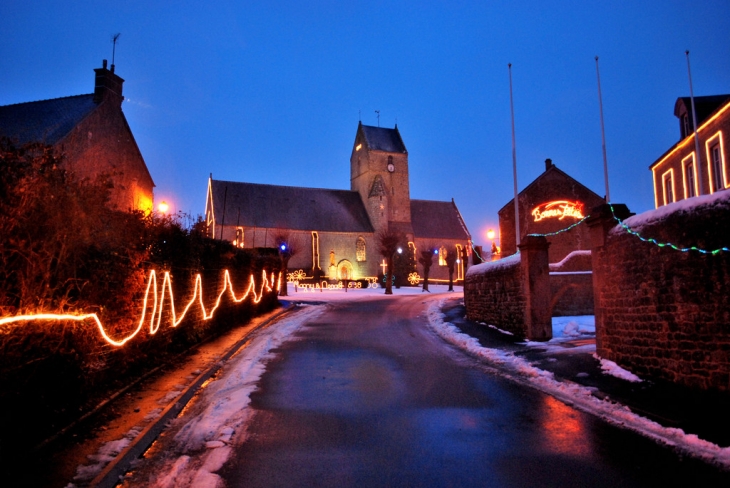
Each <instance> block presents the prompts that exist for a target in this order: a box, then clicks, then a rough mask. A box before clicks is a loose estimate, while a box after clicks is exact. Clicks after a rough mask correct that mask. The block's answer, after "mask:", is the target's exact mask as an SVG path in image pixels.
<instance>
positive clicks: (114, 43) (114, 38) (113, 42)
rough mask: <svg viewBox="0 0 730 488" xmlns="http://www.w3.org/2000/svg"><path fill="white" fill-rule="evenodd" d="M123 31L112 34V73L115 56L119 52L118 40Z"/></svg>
mask: <svg viewBox="0 0 730 488" xmlns="http://www.w3.org/2000/svg"><path fill="white" fill-rule="evenodd" d="M121 35H122V33H121V32H117V33H116V34H114V35H113V36H112V44H113V46H112V73H114V56H115V55H116V53H117V40H118V39H119V36H121Z"/></svg>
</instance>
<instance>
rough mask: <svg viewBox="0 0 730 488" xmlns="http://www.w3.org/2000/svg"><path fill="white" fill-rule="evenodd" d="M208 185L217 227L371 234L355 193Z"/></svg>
mask: <svg viewBox="0 0 730 488" xmlns="http://www.w3.org/2000/svg"><path fill="white" fill-rule="evenodd" d="M211 186H212V193H213V210H214V213H215V219H216V223H218V224H219V225H220V224H221V223H222V224H225V225H241V226H246V227H266V228H278V229H292V230H316V231H322V232H327V231H328V232H368V233H371V232H374V229H373V226H372V224H371V223H370V219H369V217H368V214H367V212H366V211H365V206H364V205H363V203H362V199H361V198H360V194H359V193H358V192H356V191H349V190H329V189H323V188H302V187H295V186H278V185H263V184H258V183H238V182H233V181H220V180H212V181H211ZM224 206H225V216H224V215H223V207H224Z"/></svg>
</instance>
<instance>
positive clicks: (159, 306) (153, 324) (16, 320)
mask: <svg viewBox="0 0 730 488" xmlns="http://www.w3.org/2000/svg"><path fill="white" fill-rule="evenodd" d="M274 285H276V288H277V290H278V289H279V287H280V286H281V273H279V277H278V282H277V277H276V274H275V273H271V282H270V283H269V279H268V278H267V275H266V271H265V270H264V271H262V283H261V290H260V292H259V293H256V282H255V280H254V276H253V274H252V275H251V276H250V278H249V285H248V289H246V292H245V293H244V294H243V295H241V296H240V297H237V296H236V293H235V292H234V291H233V283H232V282H231V275H230V274H229V272H228V270H225V273H224V276H223V289H222V290H221V292H220V294H218V298H217V299H216V301H215V305H214V306H213V307H212V308H211V309H210V312H208V311H206V309H205V304H204V303H203V279H202V277H201V276H200V274H197V275H196V276H195V285H194V289H195V291H194V293H193V297H192V298H191V299H190V301H189V302H188V304H187V305H186V306H185V308H184V309H183V311H182V313H181V314H180V316H179V317H178V315H177V314H176V312H175V297H174V295H173V293H172V278H171V277H170V272H169V271H165V274H164V278H163V280H162V290H161V291H160V292H159V293H158V287H157V273H156V272H155V270H152V271H150V275H149V278H148V280H147V289H146V290H145V295H144V298H143V300H142V316H141V317H140V319H139V323H138V325H137V328H136V329H135V330H134V331H133V332H132V333H131V334H129V335H127V336H126V337H124V338H121V339H114V338H113V337H111V336H110V335H109V334H108V333H107V331H106V329H105V327H104V324H102V322H101V320H100V319H99V316H98V315H97V314H95V313H89V314H55V313H39V314H29V315H18V316H14V317H4V318H2V319H0V326H2V325H7V324H20V323H24V322H33V321H59V320H61V321H65V320H71V321H75V322H83V321H86V320H93V321H94V322H95V323H96V326H97V329H98V330H99V333H100V334H101V336H102V338H103V339H104V340H105V341H106V342H107V343H109V344H110V345H112V346H114V347H122V346H123V345H124V344H126V343H127V342H129V341H130V340H132V339H133V338H134V337H135V336H136V335H137V334H138V333H139V332H140V331H141V330H142V328H143V327H144V324H145V319H146V318H147V308H148V306H149V301H150V294H152V297H153V300H154V301H153V304H152V313H151V314H150V316H149V327H150V334H151V335H154V334H156V333H157V331H158V330H159V329H160V325H161V323H162V310H163V308H164V303H165V296H166V295H167V296H169V300H170V309H171V319H170V326H171V327H173V328H174V327H177V326H178V325H180V322H182V320H183V319H184V318H185V315H187V313H188V311H189V310H190V307H192V306H193V304H194V303H195V301H196V299H197V300H198V303H199V305H200V310H201V312H202V314H203V320H206V321H207V320H210V319H211V318H213V314H214V313H215V311H216V309H217V308H218V306H219V305H220V303H221V300H222V298H223V295H224V294H225V293H226V291H228V292H229V293H230V295H231V299H232V300H233V301H234V302H235V303H241V302H242V301H243V300H245V299H246V298H247V297H248V296H249V295H250V294H252V293H253V300H252V301H253V303H259V302H260V301H261V299H262V298H263V295H264V290H267V291H269V292H271V291H273V287H274Z"/></svg>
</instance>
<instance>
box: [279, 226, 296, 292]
mask: <svg viewBox="0 0 730 488" xmlns="http://www.w3.org/2000/svg"><path fill="white" fill-rule="evenodd" d="M274 242H275V243H276V248H277V249H278V250H279V260H280V262H281V267H280V268H279V272H280V273H281V277H282V278H283V279H284V284H283V286H282V287H281V288H280V289H279V296H282V297H285V296H288V292H287V287H286V275H287V272H288V270H289V260H290V259H291V258H292V257H293V256H294V255H295V254H296V253H297V251H298V247H299V246H298V245H297V242H296V239H294V238H292V236H291V235H290V234H289V233H288V232H286V231H284V230H280V231H278V232H277V233H276V235H275V236H274Z"/></svg>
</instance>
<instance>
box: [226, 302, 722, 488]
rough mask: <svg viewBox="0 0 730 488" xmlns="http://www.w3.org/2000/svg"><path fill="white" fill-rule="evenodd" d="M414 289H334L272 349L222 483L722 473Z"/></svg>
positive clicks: (534, 481) (652, 477) (715, 476)
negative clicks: (538, 372) (507, 353)
mask: <svg viewBox="0 0 730 488" xmlns="http://www.w3.org/2000/svg"><path fill="white" fill-rule="evenodd" d="M425 300H426V299H424V298H422V297H420V296H400V297H397V298H396V297H383V298H382V299H373V300H368V301H358V302H334V303H331V304H330V305H328V307H330V310H329V311H328V312H327V313H325V314H323V315H322V316H320V318H319V320H318V321H317V322H316V323H309V324H307V325H306V326H304V327H303V328H302V329H301V330H300V332H299V333H298V335H297V337H296V340H293V341H291V342H288V343H286V344H285V345H284V346H283V347H281V348H280V349H278V350H277V351H275V352H276V353H277V354H276V358H275V359H274V360H273V361H272V362H271V363H270V364H269V366H268V368H267V372H266V373H265V374H264V376H263V377H262V379H261V382H260V388H259V390H258V391H257V392H255V393H254V394H252V396H251V398H252V403H251V405H252V407H254V408H255V409H256V414H255V416H254V418H253V421H252V423H251V425H250V429H249V432H250V437H249V439H248V440H247V441H246V442H245V443H244V444H243V445H242V446H241V447H239V448H238V451H237V453H236V459H235V461H234V462H232V463H230V464H229V465H228V466H227V467H226V468H224V470H223V471H222V472H220V473H219V474H221V475H222V476H223V477H224V479H225V481H226V484H227V485H228V486H231V487H233V486H240V487H243V486H247V487H250V486H254V487H255V486H267V487H270V486H495V487H502V486H505V487H511V486H533V487H543V486H545V487H547V486H556V487H557V486H561V487H566V486H595V487H601V486H611V487H613V486H623V487H632V486H728V485H727V484H726V483H727V481H728V478H727V477H726V475H724V474H722V473H718V472H717V471H715V470H714V468H711V467H709V466H707V465H705V464H703V463H701V462H699V461H696V460H691V459H684V460H682V459H680V458H679V457H678V456H677V455H675V454H674V453H673V452H671V451H670V450H668V449H665V448H662V447H660V446H657V445H656V444H654V443H653V442H651V441H649V440H646V439H644V438H642V437H641V436H639V435H637V434H634V433H631V432H628V431H624V430H620V429H617V428H615V427H612V426H610V425H608V424H606V423H604V422H602V421H600V420H598V419H596V418H594V417H592V416H590V415H587V414H584V413H582V412H579V411H577V410H574V409H573V408H571V407H569V406H566V405H565V404H563V403H561V402H559V401H557V400H555V399H553V398H552V397H550V396H547V395H545V394H543V393H540V392H537V391H535V390H532V389H529V388H525V387H523V386H520V385H517V384H514V383H512V382H509V381H507V380H504V379H502V378H500V377H498V376H495V375H493V374H490V373H488V372H486V371H485V370H484V369H483V368H482V367H481V366H480V364H479V363H478V362H477V361H475V360H473V359H472V358H470V357H467V356H465V355H463V354H462V353H461V352H460V351H457V350H455V349H453V348H451V347H450V346H447V345H446V344H444V343H443V342H442V341H441V340H440V339H439V338H437V337H436V336H435V335H433V334H432V333H431V332H430V331H429V329H428V327H427V326H426V318H425V314H424V312H425V308H426V304H425V303H424V302H425Z"/></svg>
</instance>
